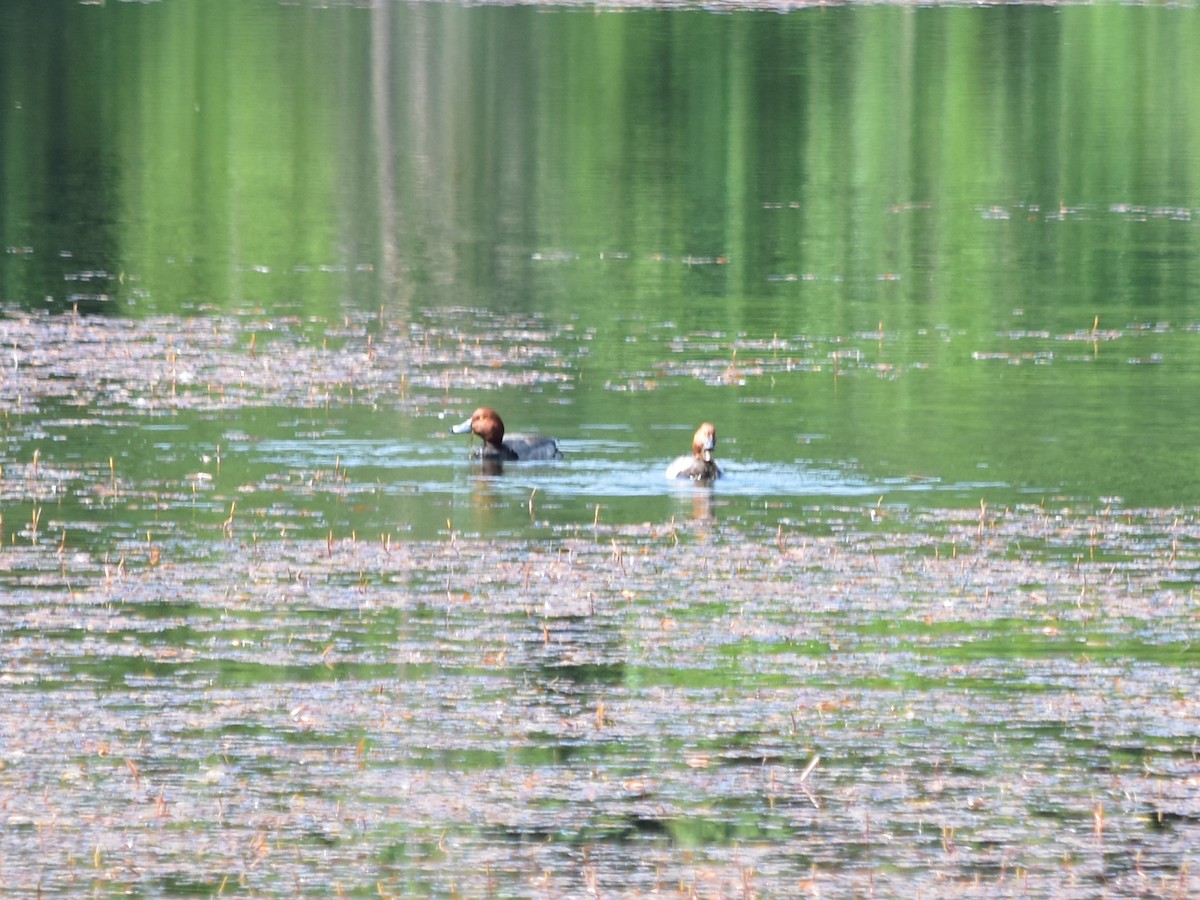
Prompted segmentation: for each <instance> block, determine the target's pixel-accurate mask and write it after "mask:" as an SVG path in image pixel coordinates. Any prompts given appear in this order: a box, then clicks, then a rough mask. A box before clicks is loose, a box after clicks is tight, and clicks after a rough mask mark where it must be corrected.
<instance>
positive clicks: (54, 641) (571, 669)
mask: <svg viewBox="0 0 1200 900" xmlns="http://www.w3.org/2000/svg"><path fill="white" fill-rule="evenodd" d="M211 543H212V545H211V546H210V547H209V548H208V550H207V556H203V555H201V554H197V553H195V552H189V551H187V549H186V548H182V547H181V548H178V557H179V558H178V560H177V559H175V558H174V555H175V552H176V548H174V547H172V546H170V545H169V544H168V545H164V546H162V547H159V548H153V550H152V549H151V548H147V547H137V546H134V545H131V546H126V547H114V548H113V550H112V552H111V553H109V554H106V555H104V556H98V555H96V554H95V553H91V554H89V553H84V552H80V551H71V550H70V549H69V548H63V547H61V546H57V545H56V544H55V542H54V541H53V540H37V541H33V540H30V539H29V538H28V537H25V538H23V539H18V540H10V541H6V542H5V546H4V549H3V550H2V551H0V565H2V566H3V579H4V582H5V588H6V589H5V591H4V594H3V600H2V601H0V602H2V603H3V606H4V610H3V613H4V614H3V616H2V617H0V622H2V623H3V624H2V625H0V642H2V644H3V648H4V653H3V659H4V663H3V669H2V671H0V680H2V681H3V683H4V685H5V690H6V695H7V700H6V703H5V705H4V708H3V712H2V713H0V715H2V716H3V718H4V721H3V723H2V724H3V728H4V733H5V734H6V735H7V736H8V738H7V739H6V744H5V746H4V752H3V757H2V758H0V785H3V790H4V795H5V804H4V813H3V815H4V820H5V824H6V837H5V844H6V852H5V853H4V854H3V858H2V859H3V861H2V862H0V881H2V882H3V883H4V884H5V885H6V886H8V887H10V888H15V889H19V890H32V889H35V888H41V889H43V890H50V891H59V890H63V891H66V890H73V889H77V888H79V887H81V886H89V885H90V886H92V887H96V888H102V889H111V888H117V887H119V888H125V889H136V890H141V891H147V890H149V891H154V890H166V889H175V888H177V887H178V886H179V884H188V885H191V886H192V888H193V889H196V890H206V891H209V892H213V891H217V890H219V889H220V890H233V888H234V887H235V886H237V887H240V888H244V889H246V890H249V891H251V892H252V893H255V894H258V895H262V894H281V893H287V892H289V891H292V890H294V889H295V887H296V886H297V885H300V886H306V885H307V886H311V887H314V888H315V887H319V886H322V885H331V884H337V885H338V886H339V888H340V889H342V890H345V891H347V892H353V893H370V892H372V891H375V890H378V891H381V892H382V893H384V894H385V895H399V894H404V893H412V892H422V893H449V892H454V891H457V892H460V893H466V894H473V895H478V894H483V893H488V892H492V893H499V894H508V893H527V892H530V891H542V890H544V891H546V892H548V893H549V894H552V895H562V894H564V893H566V894H572V893H584V892H586V891H588V890H590V889H592V887H596V888H597V889H599V888H602V887H604V886H608V887H609V888H610V889H611V890H612V891H613V892H615V893H619V894H625V895H637V894H642V893H650V892H652V891H660V892H662V891H672V892H673V891H678V892H680V893H683V894H690V893H695V894H699V895H706V896H707V895H729V894H741V893H743V892H747V893H757V894H762V895H768V896H772V895H782V894H791V893H795V892H796V890H798V889H799V890H801V891H803V892H807V893H813V894H816V893H820V892H834V893H842V894H846V893H850V894H861V893H869V892H871V891H875V892H878V893H885V894H892V895H901V894H902V895H913V894H915V893H918V892H919V893H922V894H925V895H945V894H956V895H984V894H991V893H994V892H995V891H997V890H998V891H1000V892H1002V893H1033V894H1041V895H1048V894H1053V895H1056V896H1080V897H1082V896H1091V895H1094V894H1095V892H1096V891H1097V890H1098V889H1105V890H1108V891H1110V892H1113V893H1122V894H1123V893H1145V892H1149V893H1165V894H1178V895H1180V896H1184V895H1187V894H1188V893H1189V889H1190V886H1192V882H1193V879H1192V878H1191V876H1190V874H1189V873H1190V868H1191V866H1192V865H1193V864H1194V854H1195V852H1196V851H1195V848H1196V847H1197V846H1200V804H1198V803H1197V794H1196V790H1195V785H1196V783H1197V779H1200V761H1198V759H1197V745H1196V733H1195V722H1196V716H1197V712H1198V709H1197V700H1196V697H1197V696H1200V692H1198V691H1197V687H1198V685H1197V683H1196V674H1195V673H1196V663H1197V661H1198V659H1197V657H1198V654H1197V651H1196V650H1195V648H1194V647H1193V644H1192V635H1194V633H1195V630H1196V624H1197V618H1198V616H1200V604H1198V603H1197V600H1196V597H1195V590H1194V586H1195V579H1196V573H1197V568H1198V566H1200V521H1197V518H1196V516H1195V515H1194V514H1188V513H1184V512H1181V511H1171V510H1144V511H1124V510H1123V511H1113V510H1090V511H1089V510H1078V511H1073V510H1069V509H1062V510H1058V511H1053V512H1052V511H1048V510H1046V509H1042V508H1034V507H1031V508H1022V509H1013V510H1004V511H993V512H991V513H990V514H988V513H985V514H984V515H982V516H979V515H974V516H973V515H970V514H964V513H961V512H960V513H921V514H908V513H906V512H904V511H902V510H896V511H893V512H892V513H891V514H890V516H889V517H888V518H887V519H886V520H883V521H878V520H875V521H872V520H870V519H865V518H856V511H852V510H832V509H831V510H828V511H827V512H826V513H825V520H824V521H822V522H819V523H799V522H797V523H789V524H787V525H785V526H781V528H780V529H779V530H777V531H775V532H769V531H757V532H751V533H747V532H746V531H745V530H744V529H732V528H726V527H724V526H721V525H718V524H714V523H711V522H688V523H683V524H676V523H669V524H665V525H662V526H649V525H646V526H639V527H620V528H608V527H604V526H601V525H597V526H596V527H594V528H589V529H563V530H560V531H559V533H557V534H554V535H552V536H550V537H548V538H544V539H537V540H530V541H506V542H495V541H489V540H481V539H467V538H464V537H462V536H459V535H454V534H450V535H447V536H446V538H445V539H443V540H439V541H413V542H406V543H391V542H389V541H386V540H382V539H381V540H376V541H364V540H356V539H353V538H350V537H346V538H339V539H336V540H330V541H324V542H317V541H288V540H278V541H272V542H258V543H252V542H248V541H244V540H241V539H239V538H238V537H237V536H236V535H233V536H229V537H227V538H225V539H224V540H218V541H214V542H211Z"/></svg>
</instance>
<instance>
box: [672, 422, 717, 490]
mask: <svg viewBox="0 0 1200 900" xmlns="http://www.w3.org/2000/svg"><path fill="white" fill-rule="evenodd" d="M716 446H717V428H716V426H715V425H713V423H712V422H705V423H704V424H703V425H701V426H700V427H699V428H698V429H696V436H695V437H693V438H692V455H691V456H681V457H679V458H678V459H676V460H675V461H674V462H673V463H671V465H669V466H667V477H668V478H690V479H691V480H692V481H699V482H701V483H702V484H707V483H708V482H710V481H715V480H716V479H718V478H720V477H721V467H720V466H718V465H717V464H716V462H715V461H714V460H713V456H712V455H713V450H715V449H716Z"/></svg>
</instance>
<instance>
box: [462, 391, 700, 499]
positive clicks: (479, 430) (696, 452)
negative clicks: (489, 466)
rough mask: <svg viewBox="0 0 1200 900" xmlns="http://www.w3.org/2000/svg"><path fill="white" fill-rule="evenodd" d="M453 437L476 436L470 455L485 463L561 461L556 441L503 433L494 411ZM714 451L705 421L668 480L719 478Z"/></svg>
mask: <svg viewBox="0 0 1200 900" xmlns="http://www.w3.org/2000/svg"><path fill="white" fill-rule="evenodd" d="M450 430H451V431H453V432H454V433H455V434H466V433H467V432H471V433H472V434H476V435H478V436H479V438H480V439H481V440H482V441H483V446H482V447H481V448H480V449H479V450H477V451H475V452H474V453H473V454H472V455H474V456H478V457H480V458H481V459H485V460H499V461H503V462H513V461H516V460H546V459H562V451H561V450H559V449H558V441H556V440H555V439H554V438H552V437H545V436H544V435H540V434H515V433H514V434H508V435H506V434H505V433H504V422H503V421H501V419H500V416H498V415H497V414H496V411H495V410H494V409H489V408H488V407H486V406H481V407H480V408H479V409H477V410H475V412H473V413H471V418H469V419H467V421H465V422H462V423H460V424H458V425H455V426H453V427H452V428H451V429H450ZM716 448H717V429H716V427H715V426H714V425H713V424H712V423H711V422H705V423H704V424H703V425H701V426H700V427H699V429H697V431H696V434H695V436H694V437H693V438H692V455H691V456H680V457H679V458H678V459H676V460H675V461H674V462H672V463H671V465H669V466H667V477H668V478H687V479H690V480H692V481H699V482H702V483H707V482H710V481H714V480H716V479H717V478H720V477H721V467H720V466H718V465H717V463H716V460H714V459H713V451H714V450H715V449H716Z"/></svg>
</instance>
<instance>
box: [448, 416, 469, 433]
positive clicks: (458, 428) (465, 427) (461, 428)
mask: <svg viewBox="0 0 1200 900" xmlns="http://www.w3.org/2000/svg"><path fill="white" fill-rule="evenodd" d="M450 430H451V431H453V432H454V433H455V434H466V433H467V432H468V431H470V430H471V420H470V419H467V421H465V422H460V423H459V424H457V425H451V426H450Z"/></svg>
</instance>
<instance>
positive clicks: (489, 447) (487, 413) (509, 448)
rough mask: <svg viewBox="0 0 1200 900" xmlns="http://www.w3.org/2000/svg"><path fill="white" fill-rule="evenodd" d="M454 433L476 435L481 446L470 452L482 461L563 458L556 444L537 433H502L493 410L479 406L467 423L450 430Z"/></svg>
mask: <svg viewBox="0 0 1200 900" xmlns="http://www.w3.org/2000/svg"><path fill="white" fill-rule="evenodd" d="M450 430H451V431H453V432H454V433H455V434H466V433H467V432H468V431H470V432H472V433H473V434H477V435H479V437H480V438H481V439H482V440H483V446H482V447H480V448H479V449H478V450H474V451H472V453H471V455H472V456H477V457H479V458H481V459H491V460H497V459H498V460H504V461H513V460H520V459H562V452H561V451H560V450H559V449H558V441H556V440H555V439H554V438H552V437H545V436H544V435H540V434H510V435H507V436H506V435H505V434H504V422H502V421H501V420H500V417H499V416H498V415H496V411H495V410H494V409H490V408H488V407H486V406H481V407H479V409H477V410H475V412H473V413H471V418H469V419H467V421H465V422H463V423H461V424H459V425H455V426H454V427H453V428H451V429H450Z"/></svg>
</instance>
